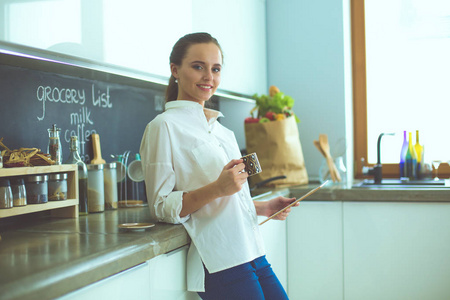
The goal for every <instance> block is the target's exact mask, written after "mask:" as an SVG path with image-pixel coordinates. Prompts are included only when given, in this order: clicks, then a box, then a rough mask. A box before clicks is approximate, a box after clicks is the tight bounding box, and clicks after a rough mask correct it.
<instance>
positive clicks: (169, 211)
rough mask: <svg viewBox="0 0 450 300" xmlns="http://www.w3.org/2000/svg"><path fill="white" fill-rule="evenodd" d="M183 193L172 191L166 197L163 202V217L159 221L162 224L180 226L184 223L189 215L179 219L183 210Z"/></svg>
mask: <svg viewBox="0 0 450 300" xmlns="http://www.w3.org/2000/svg"><path fill="white" fill-rule="evenodd" d="M184 193H185V192H183V191H174V192H172V193H170V194H169V195H167V198H166V199H165V200H164V202H165V205H164V216H163V218H162V219H161V220H162V221H163V222H167V223H173V224H180V223H184V222H186V221H187V220H188V219H189V218H190V216H191V215H187V216H184V217H180V213H181V209H182V208H183V194H184Z"/></svg>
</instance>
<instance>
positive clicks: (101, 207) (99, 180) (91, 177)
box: [87, 164, 105, 213]
mask: <svg viewBox="0 0 450 300" xmlns="http://www.w3.org/2000/svg"><path fill="white" fill-rule="evenodd" d="M87 169H88V212H90V213H95V212H103V211H105V187H104V177H103V165H100V164H99V165H87Z"/></svg>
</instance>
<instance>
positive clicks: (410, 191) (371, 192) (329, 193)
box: [290, 183, 450, 202]
mask: <svg viewBox="0 0 450 300" xmlns="http://www.w3.org/2000/svg"><path fill="white" fill-rule="evenodd" d="M318 185H319V183H317V184H309V185H303V186H295V187H291V188H290V192H291V195H292V196H293V197H296V198H299V197H301V196H302V195H303V194H305V193H307V192H308V191H309V190H310V189H313V188H315V187H317V186H318ZM305 201H362V202H373V201H375V202H380V201H381V202H384V201H388V202H393V201H394V202H450V188H448V187H446V188H407V189H399V188H395V189H388V188H353V187H352V185H344V184H336V185H333V184H331V185H326V186H325V187H324V188H322V189H320V190H319V191H317V192H316V193H314V194H312V195H311V196H309V197H308V198H307V199H305Z"/></svg>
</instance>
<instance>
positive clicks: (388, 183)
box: [353, 178, 450, 189]
mask: <svg viewBox="0 0 450 300" xmlns="http://www.w3.org/2000/svg"><path fill="white" fill-rule="evenodd" d="M353 188H374V189H424V188H425V189H429V188H450V180H449V179H439V180H433V179H426V180H403V179H402V180H400V179H390V178H388V179H383V180H381V183H375V182H374V181H373V179H364V180H363V181H361V182H359V183H356V184H354V185H353Z"/></svg>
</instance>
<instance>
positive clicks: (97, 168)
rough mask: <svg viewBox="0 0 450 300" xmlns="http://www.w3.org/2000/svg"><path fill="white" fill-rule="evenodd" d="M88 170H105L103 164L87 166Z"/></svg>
mask: <svg viewBox="0 0 450 300" xmlns="http://www.w3.org/2000/svg"><path fill="white" fill-rule="evenodd" d="M87 169H88V170H103V165H102V164H98V165H91V164H89V165H87Z"/></svg>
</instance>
